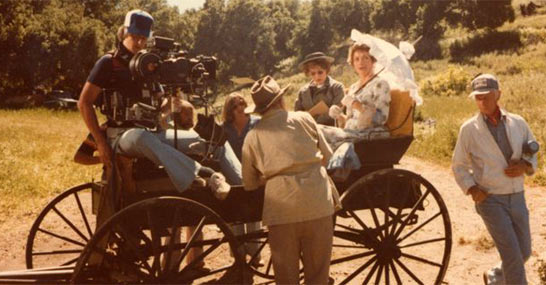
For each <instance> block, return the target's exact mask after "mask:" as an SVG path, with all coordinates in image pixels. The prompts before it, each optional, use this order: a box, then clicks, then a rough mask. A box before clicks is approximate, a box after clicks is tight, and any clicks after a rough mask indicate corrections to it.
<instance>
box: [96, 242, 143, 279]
mask: <svg viewBox="0 0 546 285" xmlns="http://www.w3.org/2000/svg"><path fill="white" fill-rule="evenodd" d="M91 250H92V251H94V252H96V253H98V254H100V255H102V256H103V257H104V258H106V259H111V260H113V261H115V262H117V263H118V264H126V265H129V266H126V268H135V267H136V266H135V264H133V263H131V262H130V261H127V260H125V259H124V258H121V257H119V256H116V255H113V254H111V253H109V252H107V251H106V250H105V249H104V248H99V247H97V245H95V246H93V248H91ZM91 255H92V253H90V254H89V255H88V256H91ZM135 273H137V274H138V275H140V276H141V277H142V278H143V280H146V279H147V277H148V276H147V275H146V274H145V273H144V272H142V271H140V270H135Z"/></svg>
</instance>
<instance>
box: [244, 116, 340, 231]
mask: <svg viewBox="0 0 546 285" xmlns="http://www.w3.org/2000/svg"><path fill="white" fill-rule="evenodd" d="M331 156H332V150H331V149H330V147H329V146H328V144H327V142H326V140H325V138H324V136H323V135H322V132H320V131H319V130H318V129H317V125H316V123H315V121H314V120H313V118H312V117H311V115H309V114H308V113H306V112H287V111H285V110H281V109H274V110H271V111H269V112H267V113H265V114H264V116H263V117H262V119H261V121H260V122H259V123H258V124H256V126H255V127H254V128H253V129H252V130H251V131H250V132H249V133H248V134H247V137H246V138H245V142H244V144H243V159H242V171H243V185H244V187H245V189H247V190H254V189H256V188H258V187H259V186H262V185H264V184H265V197H264V209H263V216H262V219H263V223H264V224H265V225H278V224H287V223H295V222H303V221H309V220H313V219H318V218H322V217H325V216H328V215H332V214H333V213H334V197H335V196H333V195H337V190H336V189H335V187H334V186H333V184H332V183H331V182H330V180H329V178H328V175H327V173H326V169H325V168H324V167H323V166H322V165H321V161H322V159H323V158H325V159H329V158H330V157H331ZM334 192H335V193H334Z"/></svg>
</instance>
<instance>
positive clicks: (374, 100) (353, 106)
mask: <svg viewBox="0 0 546 285" xmlns="http://www.w3.org/2000/svg"><path fill="white" fill-rule="evenodd" d="M369 51H370V47H368V46H367V45H366V44H364V43H359V42H355V43H354V44H353V45H352V46H351V47H350V48H349V56H348V59H347V62H348V63H349V64H350V65H351V66H352V67H353V68H354V70H355V72H356V73H357V74H358V78H359V80H358V81H357V82H355V83H354V84H352V85H351V87H349V91H348V94H347V95H346V96H345V97H344V98H343V100H342V101H341V102H342V104H343V105H344V106H345V107H346V108H347V115H344V114H343V113H342V112H341V108H339V107H334V106H332V107H330V112H329V113H330V115H331V116H332V117H333V118H335V119H336V120H338V124H339V126H340V127H344V128H345V129H346V130H353V131H358V132H362V131H366V132H367V133H370V132H372V131H373V132H382V131H383V132H384V133H385V132H386V133H388V130H387V128H386V127H385V123H386V122H387V118H388V116H389V105H390V101H391V96H390V87H389V83H388V82H387V81H386V80H384V79H381V78H380V77H379V76H378V75H379V73H374V63H375V62H376V59H375V58H374V57H373V56H372V55H370V53H369Z"/></svg>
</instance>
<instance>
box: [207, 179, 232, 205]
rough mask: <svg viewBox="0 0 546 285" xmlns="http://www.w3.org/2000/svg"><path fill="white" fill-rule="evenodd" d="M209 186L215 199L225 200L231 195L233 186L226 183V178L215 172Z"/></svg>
mask: <svg viewBox="0 0 546 285" xmlns="http://www.w3.org/2000/svg"><path fill="white" fill-rule="evenodd" d="M209 186H210V189H211V190H212V193H213V194H214V197H216V198H218V199H220V200H225V199H226V198H227V196H228V194H229V190H230V189H231V186H229V184H228V183H227V182H226V178H225V177H224V175H222V174H221V173H219V172H214V173H213V174H212V175H211V176H210V178H209Z"/></svg>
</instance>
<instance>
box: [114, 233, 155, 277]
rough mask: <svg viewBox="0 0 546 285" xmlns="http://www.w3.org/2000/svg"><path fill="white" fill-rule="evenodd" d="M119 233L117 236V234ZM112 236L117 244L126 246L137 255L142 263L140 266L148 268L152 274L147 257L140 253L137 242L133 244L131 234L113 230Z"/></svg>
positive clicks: (133, 240)
mask: <svg viewBox="0 0 546 285" xmlns="http://www.w3.org/2000/svg"><path fill="white" fill-rule="evenodd" d="M118 235H119V236H118ZM112 237H113V238H115V239H116V240H117V242H118V243H119V246H120V247H121V246H122V245H123V246H128V247H129V249H130V251H131V252H133V253H135V254H136V255H137V257H138V258H139V261H140V262H141V263H142V266H143V268H144V269H146V270H148V272H149V273H150V274H153V272H152V271H153V270H152V268H151V267H150V265H149V264H148V262H147V259H148V258H147V257H146V256H145V255H143V254H142V252H141V251H140V250H139V249H138V247H139V246H138V244H135V239H134V238H132V236H131V234H126V233H125V231H118V232H113V233H112Z"/></svg>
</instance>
